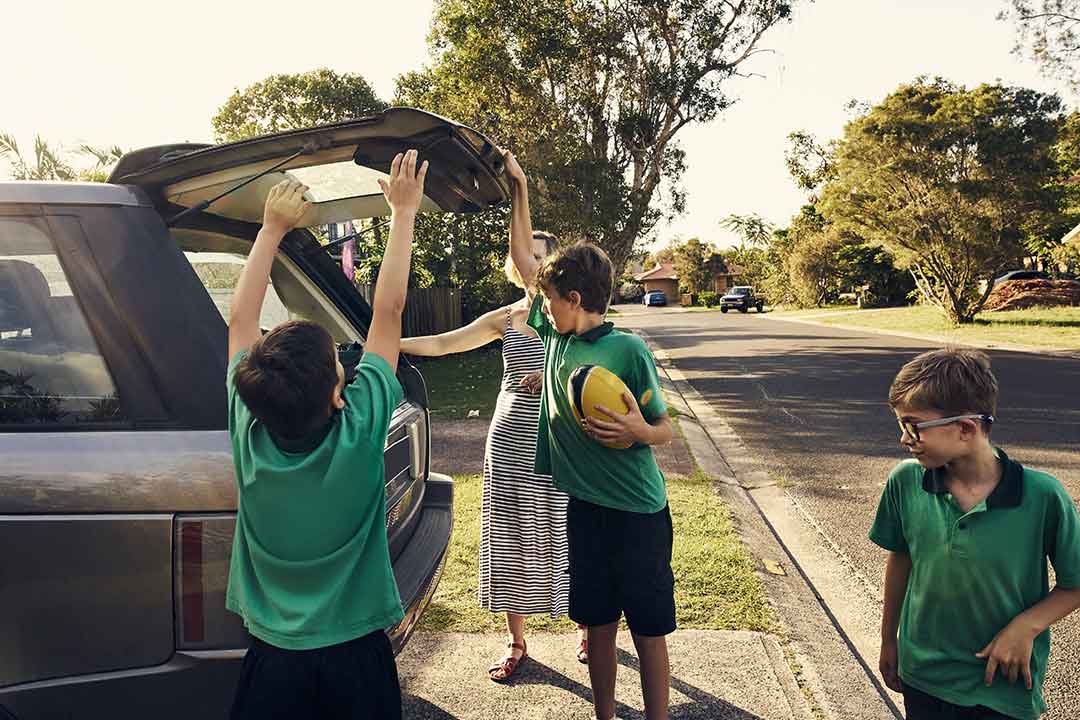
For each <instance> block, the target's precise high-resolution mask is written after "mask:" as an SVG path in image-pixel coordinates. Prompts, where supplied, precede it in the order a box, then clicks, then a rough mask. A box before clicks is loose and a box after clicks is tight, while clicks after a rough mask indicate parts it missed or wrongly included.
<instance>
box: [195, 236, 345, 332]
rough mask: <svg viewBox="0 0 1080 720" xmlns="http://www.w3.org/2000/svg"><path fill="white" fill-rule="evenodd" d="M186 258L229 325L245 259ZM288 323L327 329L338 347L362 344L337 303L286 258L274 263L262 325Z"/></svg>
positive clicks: (197, 255)
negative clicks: (308, 322) (304, 322)
mask: <svg viewBox="0 0 1080 720" xmlns="http://www.w3.org/2000/svg"><path fill="white" fill-rule="evenodd" d="M184 255H185V256H186V257H187V259H188V261H189V262H190V263H191V267H192V268H193V269H194V270H195V274H196V275H198V276H199V279H200V280H201V281H202V284H203V287H205V288H206V291H207V292H208V293H209V294H210V298H211V299H212V300H213V301H214V306H215V307H217V309H218V312H220V313H221V317H222V318H223V319H224V320H225V321H226V322H228V320H229V307H230V305H231V303H232V295H233V291H234V290H235V289H236V283H237V282H238V281H239V280H240V273H241V271H243V269H244V261H245V257H244V256H243V255H238V254H233V253H221V252H199V251H186V252H185V253H184ZM287 320H312V321H314V322H317V323H319V324H320V325H322V326H323V327H324V328H326V329H327V330H328V331H329V332H330V334H331V335H332V336H333V337H334V340H335V341H336V342H338V343H352V342H355V341H357V340H359V334H358V333H357V332H356V331H355V330H354V329H353V328H352V326H351V325H350V324H349V323H348V322H347V321H346V320H345V318H344V317H343V316H342V315H341V313H340V312H339V311H338V310H337V308H335V307H334V305H333V303H332V302H331V301H330V300H329V299H328V298H327V297H326V296H325V295H324V294H323V293H322V291H320V290H319V289H318V288H317V287H316V286H315V285H314V284H313V283H312V282H311V281H310V280H308V279H307V278H306V277H305V276H304V274H303V273H302V272H301V271H300V270H299V269H298V268H297V267H296V266H295V265H294V264H292V263H291V262H290V261H288V260H287V259H286V258H284V257H283V256H282V255H280V254H279V255H278V257H277V259H276V260H274V265H273V268H272V269H271V271H270V284H269V285H268V286H267V289H266V298H265V300H264V301H263V307H262V312H261V313H260V315H259V325H260V327H262V328H263V329H264V330H269V329H271V328H273V327H274V326H276V325H280V324H281V323H283V322H286V321H287Z"/></svg>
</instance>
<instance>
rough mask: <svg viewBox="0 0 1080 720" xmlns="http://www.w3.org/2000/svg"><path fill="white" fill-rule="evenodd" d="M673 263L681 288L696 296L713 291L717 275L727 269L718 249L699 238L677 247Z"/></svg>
mask: <svg viewBox="0 0 1080 720" xmlns="http://www.w3.org/2000/svg"><path fill="white" fill-rule="evenodd" d="M673 262H674V264H675V274H676V275H677V276H678V277H679V286H680V287H682V288H685V289H686V291H687V292H689V293H691V294H694V295H696V294H697V293H700V292H704V291H706V290H711V289H712V287H713V278H714V277H715V276H716V274H717V273H720V272H724V271H725V270H726V269H727V266H726V264H725V262H724V257H723V256H722V255H721V254H720V253H719V252H717V250H716V248H715V247H713V246H712V245H709V244H707V243H703V242H701V240H699V239H698V238H690V239H689V240H687V241H686V242H684V243H680V244H679V245H676V246H675V248H674V252H673Z"/></svg>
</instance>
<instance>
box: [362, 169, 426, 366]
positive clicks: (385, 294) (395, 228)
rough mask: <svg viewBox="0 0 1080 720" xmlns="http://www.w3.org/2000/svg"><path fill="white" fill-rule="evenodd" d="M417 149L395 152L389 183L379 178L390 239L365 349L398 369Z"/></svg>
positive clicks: (417, 185)
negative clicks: (388, 219)
mask: <svg viewBox="0 0 1080 720" xmlns="http://www.w3.org/2000/svg"><path fill="white" fill-rule="evenodd" d="M416 155H417V152H416V150H409V151H408V152H407V153H405V154H404V155H402V154H401V153H398V155H397V156H396V157H395V158H394V161H393V162H392V163H391V164H390V182H389V183H388V182H386V181H385V180H383V179H381V178H380V179H379V187H381V188H382V191H383V195H385V196H386V202H387V203H388V204H389V205H390V213H391V214H390V239H389V240H388V241H387V243H386V252H384V253H383V261H382V266H381V267H380V268H379V279H378V281H377V282H376V283H375V299H374V302H373V303H372V313H371V328H370V329H369V331H368V336H367V340H366V341H365V342H364V352H369V353H372V354H374V355H378V356H379V357H381V358H382V359H383V360H385V361H386V362H387V364H388V365H389V366H390V370H391V371H392V372H397V362H398V351H399V349H400V345H401V313H402V311H403V310H404V309H405V297H406V292H407V289H408V285H409V264H410V262H411V260H412V241H413V224H414V222H415V221H416V213H417V211H418V210H419V209H420V201H421V200H422V199H423V197H424V177H425V176H426V175H427V168H428V163H427V160H425V161H424V164H423V165H421V166H420V169H419V171H418V170H417V169H416Z"/></svg>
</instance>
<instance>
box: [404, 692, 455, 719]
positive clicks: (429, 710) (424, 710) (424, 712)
mask: <svg viewBox="0 0 1080 720" xmlns="http://www.w3.org/2000/svg"><path fill="white" fill-rule="evenodd" d="M401 716H402V717H403V718H409V720H457V718H456V716H454V715H451V714H450V713H448V712H446V711H445V710H443V709H442V708H441V707H439V706H438V705H434V704H432V703H430V702H428V701H427V700H425V699H424V698H422V697H417V696H415V695H405V694H403V695H402V696H401Z"/></svg>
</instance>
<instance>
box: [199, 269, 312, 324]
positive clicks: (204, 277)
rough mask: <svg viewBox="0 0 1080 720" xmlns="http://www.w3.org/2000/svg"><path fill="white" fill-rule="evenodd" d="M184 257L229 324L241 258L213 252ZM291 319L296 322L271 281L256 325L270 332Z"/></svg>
mask: <svg viewBox="0 0 1080 720" xmlns="http://www.w3.org/2000/svg"><path fill="white" fill-rule="evenodd" d="M184 255H185V256H186V257H187V259H188V262H190V263H191V267H192V269H194V270H195V274H196V275H198V276H199V280H201V281H202V284H203V287H205V288H206V291H207V292H208V293H209V294H210V299H211V300H213V301H214V306H215V307H217V309H218V312H220V313H221V317H222V318H224V319H225V321H226V322H228V320H229V307H230V306H231V304H232V296H233V291H234V290H235V289H236V283H237V282H238V281H239V280H240V273H241V271H243V269H244V257H243V256H242V255H233V254H231V253H215V252H186V253H184ZM292 319H295V318H294V317H293V316H291V315H290V314H289V309H288V308H287V307H285V303H283V302H282V301H281V298H280V297H278V294H277V290H275V289H274V283H273V280H271V282H270V284H269V285H268V286H267V288H266V299H265V300H263V307H262V313H260V315H259V325H260V326H261V327H264V328H267V329H269V328H272V327H274V326H275V325H280V324H281V323H283V322H285V321H286V320H292Z"/></svg>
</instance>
